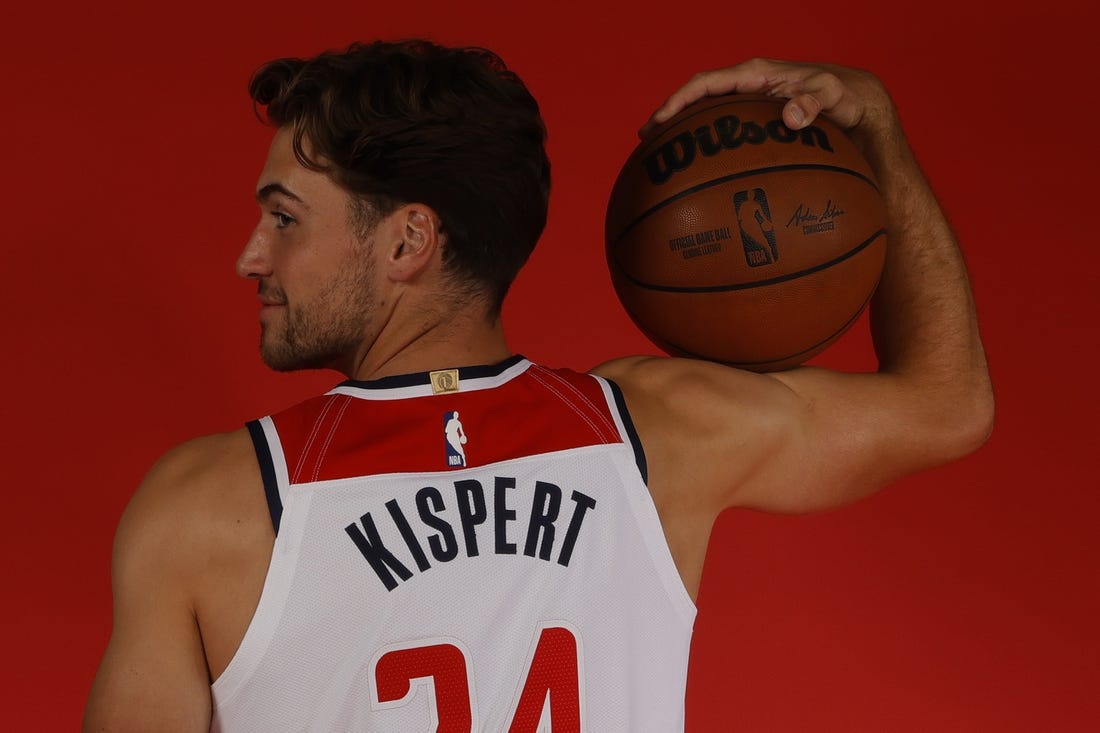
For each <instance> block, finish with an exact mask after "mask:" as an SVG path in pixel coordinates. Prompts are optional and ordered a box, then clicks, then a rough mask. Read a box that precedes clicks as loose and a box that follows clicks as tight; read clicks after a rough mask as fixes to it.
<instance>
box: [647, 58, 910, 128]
mask: <svg viewBox="0 0 1100 733" xmlns="http://www.w3.org/2000/svg"><path fill="white" fill-rule="evenodd" d="M733 92H738V93H742V94H767V95H770V96H773V97H785V98H787V99H788V100H789V101H788V102H787V104H786V105H785V106H784V107H783V122H784V123H785V124H786V125H787V127H790V128H791V129H792V130H798V129H801V128H803V127H806V126H807V125H809V124H811V123H812V122H813V121H814V119H815V118H816V117H817V116H818V115H819V114H824V115H826V116H827V117H829V118H830V119H831V120H832V121H833V122H835V123H836V124H837V125H839V126H840V127H841V128H843V129H845V130H847V131H848V132H849V134H850V135H851V136H852V137H853V139H856V140H857V142H859V138H860V137H862V135H863V134H864V133H867V134H875V133H879V134H881V133H883V132H886V131H888V130H890V129H891V128H896V127H897V126H898V123H897V115H896V113H895V112H894V105H893V103H892V102H891V101H890V95H889V94H887V92H886V88H885V87H884V86H883V85H882V82H880V81H879V80H878V78H877V77H875V76H874V75H873V74H871V73H870V72H867V71H863V70H862V69H851V68H847V67H844V66H834V65H831V64H805V63H796V62H790V61H774V60H771V59H753V60H751V61H746V62H744V63H741V64H738V65H736V66H730V67H727V68H725V69H717V70H714V71H703V72H700V73H698V74H696V75H695V76H693V77H692V78H691V79H690V80H689V81H688V82H687V83H686V84H684V86H682V87H680V89H678V90H677V91H675V92H673V94H672V96H670V97H669V98H668V99H667V100H666V101H665V103H664V104H662V105H661V106H660V107H659V108H658V109H657V111H655V112H654V113H653V115H652V116H651V117H650V118H649V120H648V121H647V122H646V123H645V125H643V126H642V128H641V130H639V131H638V136H639V137H641V138H645V137H647V136H648V135H649V134H650V133H652V132H653V130H654V129H655V128H656V127H657V126H658V125H660V124H662V123H663V122H665V121H667V120H668V119H669V118H671V117H672V116H673V115H675V114H676V113H678V112H679V111H680V110H682V109H683V108H684V107H687V106H688V105H690V104H692V103H693V102H696V101H698V100H700V99H702V98H703V97H706V96H713V95H719V94H730V93H733Z"/></svg>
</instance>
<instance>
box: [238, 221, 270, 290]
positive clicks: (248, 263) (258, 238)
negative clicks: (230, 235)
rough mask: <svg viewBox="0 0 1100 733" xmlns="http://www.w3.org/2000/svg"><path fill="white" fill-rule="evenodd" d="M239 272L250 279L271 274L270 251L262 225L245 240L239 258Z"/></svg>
mask: <svg viewBox="0 0 1100 733" xmlns="http://www.w3.org/2000/svg"><path fill="white" fill-rule="evenodd" d="M237 274H238V275H240V276H241V277H243V278H248V279H250V280H257V279H259V278H261V277H267V276H269V275H270V274H271V257H270V252H269V251H268V245H267V241H266V237H265V236H264V234H263V232H261V231H260V227H256V229H255V230H253V232H252V236H250V237H249V238H248V241H247V242H245V245H244V249H243V250H242V251H241V255H240V257H238V258H237Z"/></svg>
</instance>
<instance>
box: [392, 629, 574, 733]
mask: <svg viewBox="0 0 1100 733" xmlns="http://www.w3.org/2000/svg"><path fill="white" fill-rule="evenodd" d="M579 668H580V665H579V663H578V653H577V637H576V636H575V635H574V634H573V632H572V631H570V630H569V629H566V628H563V627H561V626H549V627H546V628H543V629H542V630H541V631H540V633H539V637H538V643H537V644H535V648H534V651H533V652H532V654H531V658H530V661H529V662H528V665H527V674H526V676H525V678H524V682H523V685H522V687H521V688H520V689H519V691H518V692H517V698H518V699H517V701H516V705H515V710H514V712H513V713H512V723H511V725H509V727H508V733H538V731H540V730H544V731H547V730H548V731H552V733H579V731H580V730H581V701H580V672H579ZM426 678H431V679H432V681H433V686H434V687H435V706H434V709H433V710H432V717H433V723H434V724H435V725H434V726H433V727H432V728H430V730H435V731H437V733H452V732H453V731H463V732H465V731H470V730H473V729H474V728H476V727H477V725H478V721H477V720H476V717H477V715H476V711H475V709H474V708H473V701H472V699H471V695H470V684H469V670H468V660H467V659H466V655H465V654H464V653H463V651H462V649H460V648H459V647H457V646H455V645H454V644H449V643H439V644H425V645H424V646H415V647H411V648H404V649H393V650H391V651H387V652H386V653H384V654H383V655H382V656H381V657H379V658H378V661H377V662H376V663H375V667H374V679H375V685H376V686H377V699H378V702H379V703H382V704H383V706H384V707H390V706H393V705H405V704H408V703H409V702H411V701H412V698H413V697H414V695H413V694H412V682H413V680H417V679H426ZM548 699H549V709H550V720H549V721H545V722H549V723H550V725H549V727H540V726H541V724H542V723H543V722H544V721H543V719H542V714H543V711H544V710H545V708H546V707H547V700H548ZM386 703H388V705H387V704H386Z"/></svg>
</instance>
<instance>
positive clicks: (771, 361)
mask: <svg viewBox="0 0 1100 733" xmlns="http://www.w3.org/2000/svg"><path fill="white" fill-rule="evenodd" d="M874 295H875V289H872V290H871V294H870V295H868V296H867V299H866V300H864V301H863V304H862V305H861V306H859V307H858V308H856V312H855V314H854V315H852V317H851V318H849V319H848V320H847V321H845V322H844V325H842V326H841V327H840V328H838V329H837V330H835V331H833V332H832V333H831V334H829V335H828V336H826V337H825V338H823V339H821V340H820V341H818V342H817V343H816V344H814V345H813V346H809V347H807V348H805V349H802V350H801V351H796V352H794V353H793V354H787V355H786V356H777V357H775V358H773V359H763V360H762V361H727V362H723V363H724V364H730V365H732V366H735V367H760V366H765V365H768V364H774V363H776V362H782V361H787V360H788V359H797V358H799V357H800V356H802V355H803V354H809V353H811V352H813V351H814V350H815V349H820V348H821V347H822V346H823V345H825V344H828V343H829V342H830V341H832V340H833V339H835V338H837V337H838V336H840V335H841V334H843V333H844V332H845V331H847V330H848V329H849V328H851V326H852V324H853V323H855V322H856V320H857V319H858V318H859V317H860V316H861V315H863V310H864V309H865V308H866V307H867V304H868V303H870V302H871V298H873V297H874ZM665 343H667V344H668V345H669V346H671V347H672V348H674V349H676V350H677V351H679V352H680V353H682V354H684V355H686V356H690V357H692V358H695V359H708V360H710V361H714V360H713V359H710V358H709V357H706V356H701V355H699V354H696V353H694V352H692V351H689V350H687V349H685V348H683V347H681V346H679V345H677V344H675V343H673V342H672V341H666V342H665Z"/></svg>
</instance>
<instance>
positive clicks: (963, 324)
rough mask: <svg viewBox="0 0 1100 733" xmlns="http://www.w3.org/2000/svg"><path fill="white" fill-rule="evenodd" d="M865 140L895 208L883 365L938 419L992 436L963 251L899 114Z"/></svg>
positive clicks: (879, 347) (880, 330) (884, 294)
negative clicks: (908, 384) (915, 387)
mask: <svg viewBox="0 0 1100 733" xmlns="http://www.w3.org/2000/svg"><path fill="white" fill-rule="evenodd" d="M871 124H873V125H875V126H876V127H877V130H876V131H875V132H874V133H873V134H869V135H864V136H863V139H862V140H861V142H862V144H863V148H864V154H865V155H866V156H867V158H868V160H869V162H870V163H871V166H872V168H873V169H874V170H875V173H876V175H877V177H878V181H879V186H880V189H881V191H882V195H883V198H884V200H885V203H886V209H887V233H888V237H889V241H888V245H887V255H886V264H885V267H884V269H883V274H882V280H881V282H880V284H879V287H878V291H877V292H876V295H875V300H874V303H873V305H872V311H871V316H872V317H871V324H872V333H873V337H874V343H875V350H876V353H877V354H878V357H879V367H880V371H881V372H883V373H886V374H891V375H896V376H897V377H898V378H902V379H905V380H908V381H910V382H911V383H913V384H915V385H918V386H919V387H920V392H919V394H918V398H919V399H920V400H921V403H922V405H923V407H924V408H925V409H926V410H927V411H928V412H929V413H930V416H931V417H932V418H933V419H942V418H943V415H941V414H940V413H942V412H943V411H944V410H947V411H948V412H950V413H951V414H950V415H949V416H948V417H949V419H951V420H952V421H955V422H956V424H958V421H959V420H960V419H962V420H963V421H965V422H967V423H969V422H971V421H972V423H973V424H972V425H969V427H968V429H969V430H972V431H974V432H975V433H980V437H981V438H982V439H984V437H985V435H986V434H987V433H988V430H989V422H990V421H991V419H992V391H991V389H990V382H989V374H988V370H987V366H986V359H985V352H984V350H983V348H982V343H981V338H980V335H979V333H978V321H977V316H976V313H975V308H974V299H973V295H972V294H971V291H970V285H969V282H968V278H967V273H966V267H965V264H964V262H963V258H962V253H961V252H960V251H959V247H958V245H957V243H956V241H955V237H954V235H953V234H952V232H951V229H950V227H949V225H948V223H947V220H946V218H945V217H944V214H943V212H942V210H941V209H940V205H939V203H938V201H937V200H936V197H935V195H934V194H933V193H932V190H931V188H930V187H929V185H928V182H927V181H926V180H925V177H924V175H923V174H922V172H921V170H920V168H919V166H918V165H917V163H916V160H915V159H914V156H913V153H912V151H911V149H910V148H909V145H908V143H907V141H906V139H905V136H904V135H903V134H902V131H901V128H900V125H899V124H898V123H897V121H896V117H895V116H894V115H893V114H892V113H891V114H890V115H888V116H887V117H886V118H885V119H884V120H883V121H873V122H872V123H871Z"/></svg>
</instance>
